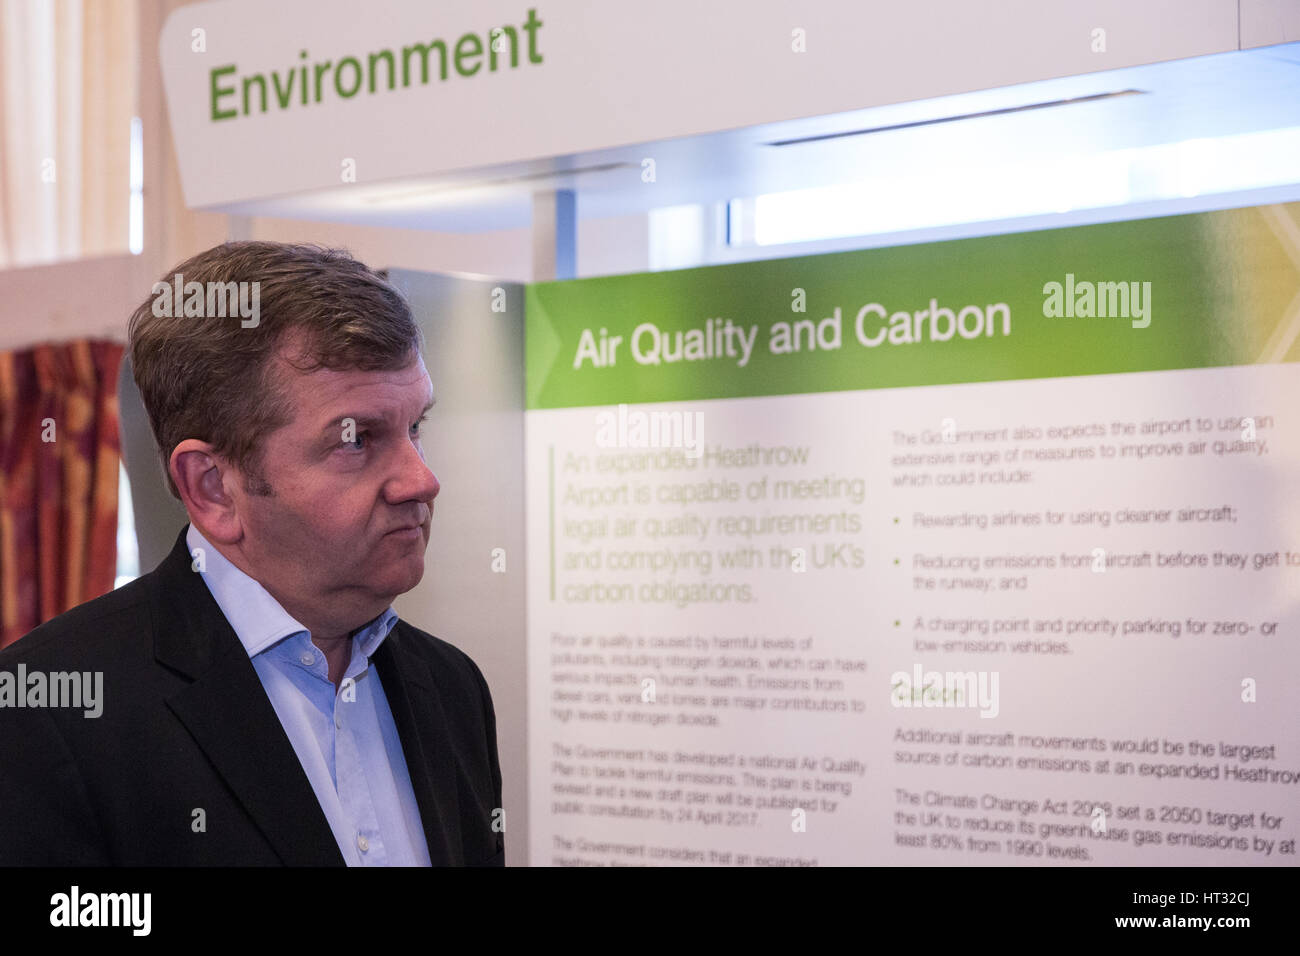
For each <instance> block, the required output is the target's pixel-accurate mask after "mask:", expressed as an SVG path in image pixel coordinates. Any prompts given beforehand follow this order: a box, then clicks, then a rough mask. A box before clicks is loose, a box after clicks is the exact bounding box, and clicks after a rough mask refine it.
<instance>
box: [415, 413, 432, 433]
mask: <svg viewBox="0 0 1300 956" xmlns="http://www.w3.org/2000/svg"><path fill="white" fill-rule="evenodd" d="M427 420H428V416H421V417H420V418H419V419H418V420H417V421H416V423H415V424H414V425H412V426H411V434H412V435H418V434H420V426H421V425H423V424H424V423H425V422H426V421H427Z"/></svg>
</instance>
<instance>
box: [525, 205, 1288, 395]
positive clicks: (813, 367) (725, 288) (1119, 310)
mask: <svg viewBox="0 0 1300 956" xmlns="http://www.w3.org/2000/svg"><path fill="white" fill-rule="evenodd" d="M525 294H526V330H527V345H526V351H527V391H528V408H530V409H538V408H571V407H579V406H588V405H611V404H618V403H629V404H631V403H638V402H665V401H685V400H693V399H709V398H736V397H744V396H757V395H783V394H794V393H804V392H833V391H848V390H857V389H871V388H897V387H900V386H913V385H943V384H954V383H959V382H988V381H999V380H1009V379H1031V378H1057V377H1065V376H1074V375H1097V374H1107V373H1115V372H1141V371H1154V370H1160V369H1186V368H1205V367H1212V366H1225V365H1250V364H1256V363H1264V362H1296V361H1300V203H1289V204H1285V205H1272V206H1259V207H1252V208H1244V209H1231V210H1225V211H1219V212H1207V213H1197V214H1193V215H1183V216H1166V217H1161V218H1156V219H1141V220H1134V221H1129V222H1117V223H1105V224H1101V225H1093V226H1076V227H1071V228H1068V229H1051V230H1043V231H1039V232H1029V233H1018V234H1013V235H1003V236H989V237H984V238H976V239H958V240H952V241H947V242H934V243H925V244H920V245H910V246H896V247H891V248H885V249H869V250H863V251H857V252H842V253H834V254H830V255H819V256H801V257H798V258H792V259H776V260H765V261H760V262H746V263H741V264H737V265H726V266H709V267H704V268H698V269H684V270H680V271H673V272H657V273H643V274H637V275H625V276H609V277H601V278H593V279H578V280H570V281H564V282H542V283H535V284H532V285H529V286H528V287H527V289H526V293H525Z"/></svg>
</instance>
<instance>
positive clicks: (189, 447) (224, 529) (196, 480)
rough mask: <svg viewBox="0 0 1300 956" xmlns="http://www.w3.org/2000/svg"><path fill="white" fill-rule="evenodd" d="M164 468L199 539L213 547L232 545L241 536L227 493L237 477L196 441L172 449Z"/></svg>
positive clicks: (202, 443)
mask: <svg viewBox="0 0 1300 956" xmlns="http://www.w3.org/2000/svg"><path fill="white" fill-rule="evenodd" d="M167 467H168V470H169V471H170V472H171V476H172V481H174V482H176V490H177V491H179V492H180V495H181V502H182V503H183V504H184V505H185V510H186V511H187V512H189V516H190V520H191V521H192V522H194V526H195V527H196V528H198V529H199V533H200V534H202V535H203V537H205V538H207V539H208V540H209V541H211V542H213V543H214V544H235V543H236V542H238V541H239V540H240V538H242V537H243V528H242V525H241V524H240V521H239V514H238V512H237V510H236V508H235V499H234V498H233V497H232V496H231V494H230V488H231V487H234V486H235V482H237V481H238V476H237V475H236V474H235V471H234V469H233V468H232V467H231V465H230V463H229V462H227V461H226V460H225V459H224V458H221V457H220V456H218V455H216V454H215V453H214V452H213V450H212V446H211V445H210V444H208V443H207V442H205V441H199V440H198V439H197V438H187V439H185V440H184V441H183V442H181V443H180V444H178V445H177V446H176V447H175V448H173V449H172V454H171V458H170V459H168V461H167Z"/></svg>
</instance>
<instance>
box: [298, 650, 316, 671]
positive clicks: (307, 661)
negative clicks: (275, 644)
mask: <svg viewBox="0 0 1300 956" xmlns="http://www.w3.org/2000/svg"><path fill="white" fill-rule="evenodd" d="M298 660H299V661H301V662H302V666H303V667H311V665H313V664H315V663H316V655H315V654H313V653H312V652H311V651H305V652H304V653H303V655H302V657H300V658H298Z"/></svg>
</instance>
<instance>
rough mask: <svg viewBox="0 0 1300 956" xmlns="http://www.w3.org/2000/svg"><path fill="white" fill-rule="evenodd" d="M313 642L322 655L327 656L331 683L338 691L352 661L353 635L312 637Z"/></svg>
mask: <svg viewBox="0 0 1300 956" xmlns="http://www.w3.org/2000/svg"><path fill="white" fill-rule="evenodd" d="M311 642H312V643H313V644H315V645H316V646H317V647H318V648H320V651H321V653H322V654H324V655H325V663H326V664H327V665H328V667H329V677H330V683H332V684H333V685H334V687H335V689H336V690H337V689H338V687H339V684H340V683H341V682H342V681H343V674H344V672H345V671H347V669H348V661H350V660H351V659H352V635H351V634H342V635H339V636H337V637H316V636H315V635H312V639H311Z"/></svg>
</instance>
